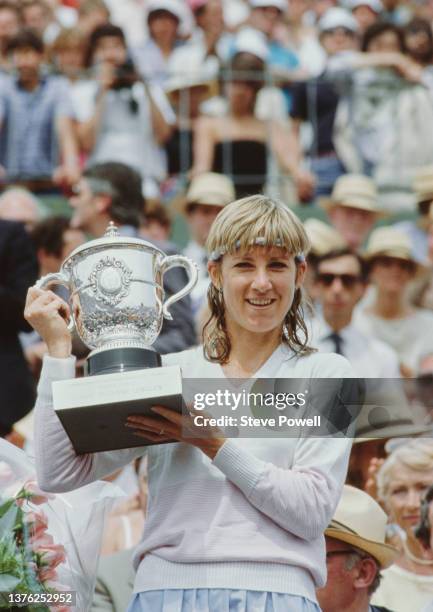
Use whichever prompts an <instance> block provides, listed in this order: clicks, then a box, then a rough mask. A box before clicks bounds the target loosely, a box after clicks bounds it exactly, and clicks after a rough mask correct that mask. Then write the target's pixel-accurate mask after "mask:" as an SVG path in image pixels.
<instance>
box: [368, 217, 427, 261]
mask: <svg viewBox="0 0 433 612" xmlns="http://www.w3.org/2000/svg"><path fill="white" fill-rule="evenodd" d="M382 255H384V256H386V257H395V258H396V259H403V260H405V261H412V262H413V263H415V264H417V265H421V264H420V263H419V262H418V261H416V260H415V258H414V256H413V254H412V245H411V242H410V240H409V237H408V236H407V235H406V234H404V233H403V232H402V231H400V230H398V229H396V228H395V227H392V226H388V227H378V228H377V229H375V230H373V231H372V232H371V235H370V238H369V240H368V243H367V248H366V250H365V253H364V257H365V259H367V260H371V259H373V258H374V257H380V256H382Z"/></svg>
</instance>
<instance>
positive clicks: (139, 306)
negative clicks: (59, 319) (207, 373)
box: [37, 223, 197, 454]
mask: <svg viewBox="0 0 433 612" xmlns="http://www.w3.org/2000/svg"><path fill="white" fill-rule="evenodd" d="M176 266H182V267H184V268H185V269H186V270H187V273H188V276H189V280H188V283H187V284H186V285H185V287H184V288H183V289H182V290H181V291H179V292H178V293H176V294H175V295H172V296H171V297H170V298H169V299H167V300H166V301H165V302H164V289H163V276H164V274H165V273H166V272H167V271H168V270H170V269H171V268H173V267H176ZM196 282H197V266H196V264H195V263H193V262H192V261H191V260H190V259H188V258H187V257H184V256H182V255H172V256H166V255H165V254H164V253H163V252H162V251H161V250H159V249H158V248H157V247H155V246H154V245H152V244H151V243H149V242H146V241H144V240H142V239H138V238H129V237H124V236H119V234H118V232H117V228H116V227H115V225H114V224H113V223H110V225H109V226H108V228H107V231H106V233H105V235H104V237H103V238H100V239H97V240H92V241H90V242H87V243H85V244H84V245H82V246H80V247H78V248H77V249H75V251H73V252H72V253H71V255H69V257H68V258H67V259H66V260H65V261H64V262H63V264H62V267H61V269H60V272H59V273H57V274H48V275H47V276H44V277H43V278H41V279H40V280H39V281H38V282H37V287H39V288H41V289H46V288H49V287H52V286H53V285H63V286H65V287H66V288H67V289H68V291H69V295H70V298H69V300H70V310H71V318H70V321H69V325H68V327H69V329H70V330H71V331H72V330H73V329H74V328H75V329H76V331H77V333H78V336H79V337H80V339H81V340H82V341H83V342H84V344H86V345H87V346H88V347H89V348H90V349H92V350H91V353H90V355H89V356H88V358H87V362H86V368H85V369H86V371H87V374H88V375H87V376H85V377H84V378H77V379H72V380H63V381H57V382H54V383H53V401H54V408H55V410H56V413H57V415H58V416H59V418H60V420H61V422H62V424H63V426H64V428H65V430H66V432H67V434H68V435H69V437H70V439H71V442H72V444H73V446H74V448H75V450H76V452H77V453H79V454H82V453H85V452H98V451H103V450H114V449H118V448H129V447H133V446H142V445H143V444H145V443H146V442H145V440H143V439H141V440H140V439H139V438H137V437H136V436H133V435H132V434H131V433H130V432H129V431H128V429H127V428H126V427H125V426H124V423H125V421H126V417H127V415H128V414H149V409H150V407H151V406H154V405H155V404H162V405H165V406H167V407H170V408H173V409H175V410H178V411H181V409H182V384H181V373H180V368H179V367H178V366H167V367H160V366H161V358H160V356H159V354H158V353H157V352H156V351H155V350H154V349H153V348H152V343H153V342H155V340H156V338H157V337H158V334H159V333H160V331H161V327H162V322H163V319H164V318H166V319H169V320H172V316H171V315H170V312H169V308H170V306H171V305H172V304H174V302H176V301H177V300H180V299H181V298H182V297H184V296H185V295H187V294H188V293H189V292H190V291H191V290H192V289H193V287H194V285H195V284H196ZM143 368H151V369H148V370H146V371H143ZM150 414H151V413H150Z"/></svg>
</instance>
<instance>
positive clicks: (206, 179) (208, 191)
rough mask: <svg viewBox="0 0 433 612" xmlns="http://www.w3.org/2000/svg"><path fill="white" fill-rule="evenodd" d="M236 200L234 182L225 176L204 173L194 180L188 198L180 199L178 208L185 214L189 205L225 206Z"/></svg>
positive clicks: (187, 194)
mask: <svg viewBox="0 0 433 612" xmlns="http://www.w3.org/2000/svg"><path fill="white" fill-rule="evenodd" d="M235 199H236V195H235V188H234V185H233V181H232V180H231V179H229V178H228V177H227V176H225V175H224V174H217V173H216V172H204V173H203V174H199V175H198V176H196V177H195V178H193V179H192V181H191V184H190V186H189V189H188V191H187V193H186V196H185V197H184V198H182V199H180V200H179V201H178V202H177V204H176V207H177V208H178V209H179V210H180V211H181V212H185V209H186V207H187V206H188V204H203V205H205V206H221V208H222V207H223V206H225V205H226V204H229V203H230V202H232V201H233V200H235Z"/></svg>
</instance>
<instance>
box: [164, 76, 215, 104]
mask: <svg viewBox="0 0 433 612" xmlns="http://www.w3.org/2000/svg"><path fill="white" fill-rule="evenodd" d="M196 87H202V88H203V89H204V90H205V92H204V93H203V100H205V99H209V98H213V97H214V96H217V95H218V83H217V82H216V81H215V80H210V79H208V78H206V76H205V75H204V74H200V73H197V72H191V73H183V74H182V73H180V74H173V75H172V76H170V77H169V78H168V80H167V82H166V84H165V86H164V90H165V93H166V94H167V95H168V96H170V97H173V96H174V95H175V94H176V93H179V92H181V91H185V90H187V89H194V88H196Z"/></svg>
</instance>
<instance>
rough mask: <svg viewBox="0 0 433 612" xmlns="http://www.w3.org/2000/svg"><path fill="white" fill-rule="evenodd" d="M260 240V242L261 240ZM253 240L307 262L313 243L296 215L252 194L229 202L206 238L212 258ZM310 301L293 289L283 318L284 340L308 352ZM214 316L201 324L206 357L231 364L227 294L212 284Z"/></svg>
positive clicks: (210, 301)
mask: <svg viewBox="0 0 433 612" xmlns="http://www.w3.org/2000/svg"><path fill="white" fill-rule="evenodd" d="M258 240H259V241H260V242H258ZM255 244H263V245H266V246H279V247H282V248H284V249H286V250H287V251H288V252H289V253H292V254H293V255H294V257H295V258H296V261H297V262H299V261H303V260H304V258H305V255H306V254H307V253H308V251H309V249H310V242H309V239H308V236H307V234H306V232H305V230H304V227H303V225H302V223H301V221H300V220H299V219H298V217H297V216H296V215H295V214H294V213H293V212H292V211H291V210H290V209H289V208H287V206H285V205H284V204H283V203H282V202H279V201H278V200H274V199H272V198H268V197H266V196H263V195H254V196H249V197H246V198H242V199H241V200H236V201H235V202H231V203H230V204H227V206H225V207H224V208H223V209H222V211H221V212H220V213H219V215H218V216H217V218H216V219H215V221H214V222H213V224H212V227H211V230H210V232H209V236H208V239H207V242H206V249H207V251H208V252H209V253H210V254H211V255H210V259H211V260H214V261H217V260H218V259H220V257H222V256H223V255H224V254H225V253H231V254H234V253H235V252H237V251H238V250H241V251H247V250H248V249H250V248H251V247H252V246H254V245H255ZM306 304H307V302H306V299H305V298H304V294H303V292H302V289H300V288H298V289H296V291H295V296H294V299H293V303H292V305H291V307H290V310H289V312H288V313H287V315H286V317H285V319H284V322H283V333H282V338H281V341H282V342H283V343H285V344H286V345H288V346H289V347H290V348H291V349H292V350H293V351H294V352H295V353H298V354H309V353H311V352H313V351H314V349H312V348H310V347H309V346H308V330H307V327H306V325H305V321H304V306H305V305H306ZM208 305H209V309H210V317H209V319H208V321H207V322H206V324H205V325H204V327H203V349H204V354H205V357H206V359H208V360H209V361H213V362H218V363H222V364H224V363H227V361H228V360H229V357H230V351H231V343H230V338H229V335H228V333H227V329H226V321H225V306H224V298H223V296H222V294H221V292H220V291H219V290H218V289H217V288H216V287H215V286H214V285H213V283H211V284H210V285H209V289H208Z"/></svg>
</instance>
